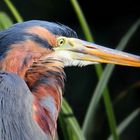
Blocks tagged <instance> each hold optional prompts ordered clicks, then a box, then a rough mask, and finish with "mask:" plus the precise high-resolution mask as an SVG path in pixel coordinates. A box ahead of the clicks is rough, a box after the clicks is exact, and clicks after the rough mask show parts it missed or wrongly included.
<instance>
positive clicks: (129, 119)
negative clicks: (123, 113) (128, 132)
mask: <svg viewBox="0 0 140 140" xmlns="http://www.w3.org/2000/svg"><path fill="white" fill-rule="evenodd" d="M138 115H140V108H138V109H136V110H135V111H133V112H132V113H131V114H130V115H129V116H127V118H125V119H124V120H123V121H122V122H121V124H120V125H119V126H118V127H117V133H118V135H121V134H122V133H123V131H124V130H125V129H126V128H127V127H128V126H129V125H130V123H131V122H132V121H133V120H134V119H135V118H136V117H137V116H138ZM108 140H113V138H112V136H109V138H108Z"/></svg>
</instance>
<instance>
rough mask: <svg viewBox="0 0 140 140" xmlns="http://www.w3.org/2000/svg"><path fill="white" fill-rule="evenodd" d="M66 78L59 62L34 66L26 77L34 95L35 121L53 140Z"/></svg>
mask: <svg viewBox="0 0 140 140" xmlns="http://www.w3.org/2000/svg"><path fill="white" fill-rule="evenodd" d="M64 77H65V76H64V71H63V69H62V64H61V63H60V62H57V61H48V62H46V63H45V64H34V65H33V66H32V68H30V69H29V70H28V71H27V72H26V76H25V81H26V83H27V84H28V86H29V88H30V90H31V92H32V93H33V95H34V103H33V104H34V105H33V109H34V113H33V116H34V119H35V120H36V121H37V123H38V124H39V126H40V127H41V128H42V129H43V131H44V132H45V133H46V134H51V136H52V138H54V137H55V132H56V126H57V125H56V122H57V118H58V113H59V111H60V107H61V99H62V92H63V88H64Z"/></svg>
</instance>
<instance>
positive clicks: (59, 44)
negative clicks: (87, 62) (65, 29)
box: [57, 38, 65, 47]
mask: <svg viewBox="0 0 140 140" xmlns="http://www.w3.org/2000/svg"><path fill="white" fill-rule="evenodd" d="M64 44H65V38H58V40H57V45H58V46H59V47H60V46H63V45H64Z"/></svg>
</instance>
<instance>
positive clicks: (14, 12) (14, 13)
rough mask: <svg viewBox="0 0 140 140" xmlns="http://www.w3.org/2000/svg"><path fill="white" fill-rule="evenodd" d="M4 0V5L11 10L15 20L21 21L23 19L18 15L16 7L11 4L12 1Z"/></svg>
mask: <svg viewBox="0 0 140 140" xmlns="http://www.w3.org/2000/svg"><path fill="white" fill-rule="evenodd" d="M4 2H5V3H6V5H7V6H8V8H9V10H10V11H11V13H12V14H13V16H14V17H15V19H16V20H17V22H22V21H23V19H22V17H21V16H20V14H19V12H18V11H17V9H16V8H15V6H14V5H13V4H12V2H11V1H10V0H4Z"/></svg>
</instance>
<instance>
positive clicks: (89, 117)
mask: <svg viewBox="0 0 140 140" xmlns="http://www.w3.org/2000/svg"><path fill="white" fill-rule="evenodd" d="M71 3H72V5H73V7H74V10H75V11H76V14H77V17H78V19H79V21H80V24H81V27H82V29H83V32H84V34H85V37H86V39H87V40H88V41H92V42H93V39H92V38H93V37H92V35H91V32H90V30H89V27H88V24H87V22H86V19H85V17H84V14H83V12H82V10H81V8H80V5H79V4H78V2H77V1H76V0H71ZM95 69H96V73H97V76H98V78H100V76H101V74H102V71H103V70H102V66H101V65H100V64H99V65H96V66H95ZM100 88H101V87H100ZM102 92H103V93H104V94H103V97H104V103H105V108H106V111H107V116H108V121H109V126H110V130H111V132H112V134H113V137H114V140H119V138H118V136H117V132H116V121H115V116H114V112H113V108H112V105H111V100H110V96H109V91H108V89H107V88H106V89H105V90H103V91H102ZM93 97H94V96H93ZM92 99H93V98H92ZM98 103H99V100H98V102H97V104H98ZM93 107H94V102H93V100H91V101H90V104H89V108H88V111H87V114H86V116H85V120H84V123H83V133H84V135H85V136H86V137H90V136H88V135H89V134H88V133H89V129H90V127H91V128H93V117H94V116H95V114H94V112H95V111H94V110H93V109H94V108H93ZM96 107H97V106H96ZM95 110H96V108H95ZM108 110H109V111H108ZM91 125H92V126H91Z"/></svg>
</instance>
